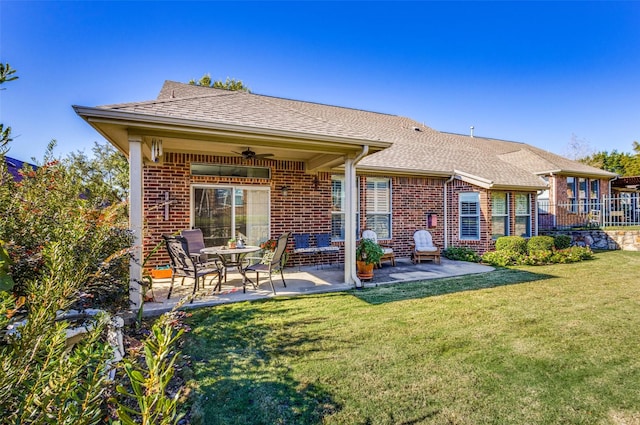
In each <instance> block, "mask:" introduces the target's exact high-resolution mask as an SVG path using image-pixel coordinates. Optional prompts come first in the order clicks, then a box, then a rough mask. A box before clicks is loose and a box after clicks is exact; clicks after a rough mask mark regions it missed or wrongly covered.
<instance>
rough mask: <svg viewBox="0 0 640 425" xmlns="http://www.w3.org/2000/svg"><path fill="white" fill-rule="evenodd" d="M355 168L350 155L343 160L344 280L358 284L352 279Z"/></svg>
mask: <svg viewBox="0 0 640 425" xmlns="http://www.w3.org/2000/svg"><path fill="white" fill-rule="evenodd" d="M356 193H357V190H356V168H355V165H354V160H353V158H351V157H347V158H345V162H344V198H345V199H344V202H345V211H344V213H345V214H344V282H345V283H347V284H352V285H355V286H356V287H358V286H360V285H361V284H362V282H360V280H359V279H358V280H357V281H356V279H354V276H355V274H356V270H355V267H356V259H355V253H356V208H357V203H356V197H355V194H356Z"/></svg>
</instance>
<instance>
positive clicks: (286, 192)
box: [280, 186, 291, 196]
mask: <svg viewBox="0 0 640 425" xmlns="http://www.w3.org/2000/svg"><path fill="white" fill-rule="evenodd" d="M289 189H291V188H290V187H289V186H282V187H281V188H280V193H282V196H287V195H289Z"/></svg>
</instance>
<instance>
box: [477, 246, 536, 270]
mask: <svg viewBox="0 0 640 425" xmlns="http://www.w3.org/2000/svg"><path fill="white" fill-rule="evenodd" d="M525 257H526V256H525V254H523V253H521V252H516V251H509V250H506V249H502V250H500V251H490V252H486V253H485V254H484V255H483V256H482V262H483V263H487V264H490V265H492V266H498V267H505V266H512V265H516V264H520V263H522V261H523V259H524V258H525Z"/></svg>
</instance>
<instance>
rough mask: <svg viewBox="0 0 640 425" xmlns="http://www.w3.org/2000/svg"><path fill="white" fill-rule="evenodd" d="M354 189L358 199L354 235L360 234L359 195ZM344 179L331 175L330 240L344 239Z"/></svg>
mask: <svg viewBox="0 0 640 425" xmlns="http://www.w3.org/2000/svg"><path fill="white" fill-rule="evenodd" d="M358 192H359V191H356V193H355V196H356V198H357V199H358V204H357V205H358V206H357V207H356V235H359V234H360V218H359V217H360V214H359V213H358V211H360V196H358ZM345 203H346V199H345V181H344V176H331V240H332V241H343V240H344V227H345V211H346V205H345Z"/></svg>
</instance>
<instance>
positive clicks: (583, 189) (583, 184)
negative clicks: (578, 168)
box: [578, 177, 589, 212]
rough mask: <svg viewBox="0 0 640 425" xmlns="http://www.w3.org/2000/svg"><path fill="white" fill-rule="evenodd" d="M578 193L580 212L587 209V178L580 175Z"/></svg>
mask: <svg viewBox="0 0 640 425" xmlns="http://www.w3.org/2000/svg"><path fill="white" fill-rule="evenodd" d="M578 189H579V190H578V195H579V196H580V212H588V211H589V202H588V198H587V196H588V194H589V193H588V192H587V179H585V178H582V177H580V178H579V179H578Z"/></svg>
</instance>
